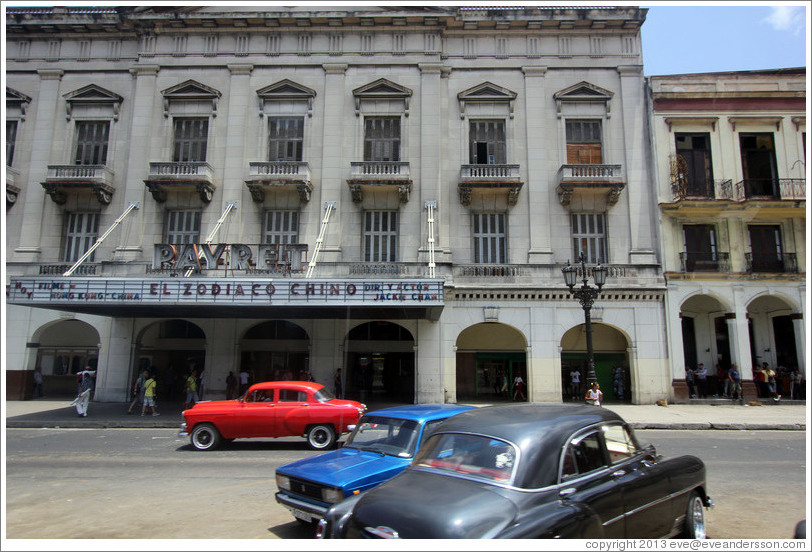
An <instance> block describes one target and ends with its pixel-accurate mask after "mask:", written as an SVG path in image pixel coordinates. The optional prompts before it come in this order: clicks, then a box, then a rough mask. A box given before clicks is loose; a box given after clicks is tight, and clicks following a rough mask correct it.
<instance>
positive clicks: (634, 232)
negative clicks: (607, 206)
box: [609, 65, 657, 264]
mask: <svg viewBox="0 0 812 552" xmlns="http://www.w3.org/2000/svg"><path fill="white" fill-rule="evenodd" d="M617 70H618V72H619V73H620V89H621V94H620V97H621V102H622V103H621V105H622V110H621V112H620V113H619V114H614V113H613V114H612V117H613V118H614V117H620V118H621V120H622V124H623V148H624V153H625V157H624V167H623V168H624V171H625V173H626V188H625V189H624V190H623V192H622V193H623V194H625V195H626V197H627V198H628V208H629V212H628V228H629V262H630V263H631V264H656V263H657V255H656V252H655V250H654V245H655V236H656V234H657V233H656V231H655V229H654V227H653V221H654V219H653V215H652V213H654V212H656V202H655V201H654V199H653V197H652V193H653V189H654V184H653V181H652V175H651V174H650V170H649V155H648V149H649V148H648V138H646V136H647V133H646V130H647V128H648V120H647V118H646V102H645V96H644V94H645V89H644V86H643V67H642V65H629V66H619V67H618V68H617ZM610 212H611V210H610ZM609 227H610V228H611V224H610V226H609Z"/></svg>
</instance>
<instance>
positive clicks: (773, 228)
mask: <svg viewBox="0 0 812 552" xmlns="http://www.w3.org/2000/svg"><path fill="white" fill-rule="evenodd" d="M747 231H748V233H749V234H750V255H751V256H752V260H751V265H750V269H751V270H752V271H753V272H784V253H783V251H782V247H781V227H780V226H777V225H768V224H757V225H751V226H748V227H747Z"/></svg>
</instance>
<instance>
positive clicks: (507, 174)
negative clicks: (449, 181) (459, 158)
mask: <svg viewBox="0 0 812 552" xmlns="http://www.w3.org/2000/svg"><path fill="white" fill-rule="evenodd" d="M520 168H521V166H520V165H462V166H461V167H460V182H469V181H471V182H476V181H488V182H493V181H510V182H518V181H519V178H520V174H519V169H520Z"/></svg>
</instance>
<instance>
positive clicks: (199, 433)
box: [192, 424, 222, 450]
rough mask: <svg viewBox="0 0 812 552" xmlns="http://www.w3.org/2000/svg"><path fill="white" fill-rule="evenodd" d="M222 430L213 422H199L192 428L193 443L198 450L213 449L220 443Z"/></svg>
mask: <svg viewBox="0 0 812 552" xmlns="http://www.w3.org/2000/svg"><path fill="white" fill-rule="evenodd" d="M221 440H222V439H221V437H220V432H219V431H217V428H216V427H214V425H212V424H197V425H196V426H195V428H194V429H193V430H192V445H193V446H194V447H195V448H196V449H197V450H212V449H216V448H217V447H218V446H219V445H220V441H221Z"/></svg>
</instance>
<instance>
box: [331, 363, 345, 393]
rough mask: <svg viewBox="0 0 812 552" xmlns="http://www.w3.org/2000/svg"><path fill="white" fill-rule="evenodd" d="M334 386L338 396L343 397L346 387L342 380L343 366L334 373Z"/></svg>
mask: <svg viewBox="0 0 812 552" xmlns="http://www.w3.org/2000/svg"><path fill="white" fill-rule="evenodd" d="M333 388H334V391H335V395H336V398H339V399H343V398H344V388H343V385H342V381H341V368H339V369H338V370H336V373H335V374H334V375H333Z"/></svg>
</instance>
